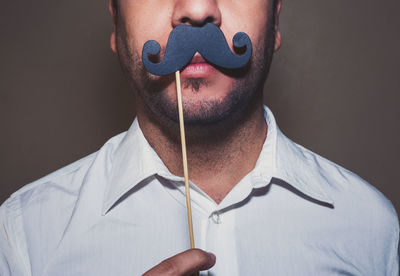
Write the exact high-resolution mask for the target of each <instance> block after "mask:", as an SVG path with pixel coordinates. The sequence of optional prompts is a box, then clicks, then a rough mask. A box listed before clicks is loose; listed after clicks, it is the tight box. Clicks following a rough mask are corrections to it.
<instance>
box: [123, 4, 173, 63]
mask: <svg viewBox="0 0 400 276" xmlns="http://www.w3.org/2000/svg"><path fill="white" fill-rule="evenodd" d="M170 2H171V1H165V0H134V1H130V0H122V1H121V8H120V10H121V16H122V20H123V22H121V23H122V24H123V27H124V28H125V33H126V40H127V42H128V43H129V45H130V47H131V48H132V50H133V51H135V52H138V53H140V56H141V52H142V47H143V45H144V43H145V42H146V41H148V40H156V41H158V42H159V43H160V44H161V45H163V44H166V43H167V40H168V36H169V33H170V32H171V30H172V27H171V10H172V9H171V3H170ZM154 7H157V13H155V12H154Z"/></svg>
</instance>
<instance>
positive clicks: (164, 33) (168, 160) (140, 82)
mask: <svg viewBox="0 0 400 276" xmlns="http://www.w3.org/2000/svg"><path fill="white" fill-rule="evenodd" d="M280 8H281V0H279V1H278V4H277V8H276V10H275V11H273V9H272V0H251V1H242V0H119V1H118V9H117V10H115V9H114V8H113V5H112V3H111V0H110V2H109V10H110V13H111V15H112V18H113V23H114V25H113V26H114V28H113V32H112V35H111V39H110V44H111V49H112V51H113V52H115V53H116V54H118V56H119V59H120V62H121V66H122V68H123V71H124V73H125V74H126V76H127V79H128V80H129V82H130V85H131V87H132V90H133V92H134V93H135V105H136V112H137V118H138V122H139V125H140V127H141V129H142V131H143V134H144V136H145V137H146V139H147V141H148V142H149V144H150V145H151V146H152V147H153V149H154V150H155V151H156V153H157V154H158V155H159V156H160V158H161V159H162V161H163V162H164V164H165V165H166V167H167V168H168V169H169V170H170V172H171V173H173V174H175V175H178V176H183V170H182V157H181V145H180V139H179V126H178V120H177V115H176V110H177V108H176V106H177V100H176V86H175V79H174V76H167V77H158V76H154V75H151V74H150V73H148V72H147V71H146V70H145V69H144V68H143V65H142V63H141V52H142V47H143V45H144V43H145V42H146V41H148V40H151V39H153V40H156V41H158V42H160V44H161V47H163V46H164V47H165V45H166V43H167V40H168V36H169V34H170V32H171V31H172V29H173V28H174V27H176V26H177V25H179V24H190V25H194V26H201V25H203V24H205V23H207V22H212V23H214V24H216V25H217V26H219V27H220V28H221V30H222V31H223V33H224V34H225V37H226V38H227V41H228V43H229V44H230V46H231V49H232V37H233V36H234V35H235V33H236V32H238V31H243V32H246V33H247V34H248V35H249V36H250V39H251V40H252V42H253V48H254V53H253V57H252V60H251V61H250V65H249V66H248V67H247V68H245V69H243V70H242V71H240V72H229V71H225V70H219V69H218V68H213V69H212V70H211V73H210V74H207V75H206V77H204V76H203V77H202V78H198V79H196V78H182V96H183V104H184V116H185V123H186V126H185V127H186V136H187V150H188V152H187V154H188V166H189V177H190V180H191V181H192V182H194V183H195V184H196V185H197V186H198V187H199V188H201V189H202V190H203V191H204V192H205V193H207V194H208V195H209V196H210V197H211V198H212V199H213V200H214V201H215V202H216V203H220V202H221V201H222V200H223V199H224V197H225V196H226V195H227V194H228V193H229V191H230V190H231V189H232V188H233V187H234V186H235V185H236V184H237V183H238V182H239V181H240V180H241V179H242V178H243V177H244V176H246V175H247V174H248V173H249V172H250V171H251V170H252V169H253V168H254V166H255V164H256V161H257V159H258V157H259V154H260V152H261V149H262V146H263V143H264V141H265V138H266V136H267V125H266V123H265V121H264V117H263V109H262V87H263V83H264V81H265V79H266V76H267V74H268V69H269V64H270V62H271V59H272V54H273V52H274V51H277V50H278V49H279V47H280V45H281V34H280V32H279V29H278V22H279V20H278V18H279V13H280ZM155 11H156V13H155ZM273 12H275V21H273V20H272V19H273V18H274V17H273ZM238 18H240V20H238ZM237 102H238V103H239V104H237ZM243 160H246V162H243ZM199 256H202V257H199ZM205 256H208V257H207V258H206V257H205ZM171 262H172V264H173V265H172V267H173V271H174V272H173V273H172V274H171V272H170V270H169V269H170V268H171V266H170V265H169V264H170V263H171ZM214 262H215V258H214V261H213V262H210V257H209V255H208V254H207V253H205V252H203V251H195V252H194V253H193V252H192V251H189V252H188V251H186V252H185V253H182V255H177V256H174V257H172V258H171V259H168V262H167V265H165V263H164V262H163V263H161V264H160V265H158V266H156V267H155V268H154V269H152V270H150V271H149V272H147V273H146V274H145V275H146V276H148V275H190V274H192V273H193V272H196V271H199V270H201V269H208V268H210V267H211V266H212V265H213V264H214Z"/></svg>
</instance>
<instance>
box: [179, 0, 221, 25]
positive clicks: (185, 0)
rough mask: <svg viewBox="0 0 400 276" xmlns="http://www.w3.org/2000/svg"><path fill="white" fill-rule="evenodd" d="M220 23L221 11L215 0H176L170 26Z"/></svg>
mask: <svg viewBox="0 0 400 276" xmlns="http://www.w3.org/2000/svg"><path fill="white" fill-rule="evenodd" d="M206 23H213V24H215V25H217V26H220V25H221V11H220V9H219V6H218V3H217V0H176V1H175V5H174V10H173V13H172V27H174V28H175V27H176V26H178V25H180V24H187V25H192V26H198V27H200V26H203V25H205V24H206Z"/></svg>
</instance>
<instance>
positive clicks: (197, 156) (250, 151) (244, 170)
mask: <svg viewBox="0 0 400 276" xmlns="http://www.w3.org/2000/svg"><path fill="white" fill-rule="evenodd" d="M257 102H258V104H254V108H252V109H251V110H249V112H247V113H246V115H244V116H242V117H241V118H239V119H238V120H236V121H235V123H233V124H231V125H230V126H227V124H225V125H224V127H222V126H221V127H214V128H212V129H210V128H209V129H207V130H206V129H204V128H203V129H199V128H198V129H195V128H191V127H188V128H187V131H186V135H187V138H186V139H187V141H186V144H187V158H188V167H189V178H190V180H191V181H192V182H193V183H195V184H196V185H197V186H198V187H199V188H200V189H202V190H203V191H204V192H205V193H207V194H208V195H209V196H210V197H211V198H212V199H213V200H214V201H215V202H216V203H220V202H221V201H222V200H223V198H224V197H225V196H226V195H227V194H228V193H229V191H230V190H231V189H232V188H233V187H234V186H235V185H236V184H237V183H238V182H239V181H240V180H241V179H242V178H243V177H244V176H246V175H247V174H248V173H249V172H250V171H251V170H252V169H253V168H254V167H255V164H256V162H257V159H258V157H259V155H260V152H261V149H262V146H263V144H264V141H265V138H266V135H267V124H266V123H265V120H264V114H263V109H262V105H261V104H260V102H261V101H257ZM140 106H143V105H140V104H139V105H138V110H137V116H138V121H139V125H140V128H141V129H142V131H143V134H144V136H145V137H146V139H147V141H148V142H149V144H150V145H151V146H152V147H153V149H154V150H155V152H156V153H157V154H158V155H159V156H160V158H161V160H162V161H163V162H164V164H165V165H166V167H167V168H168V169H169V171H170V172H171V173H173V174H175V175H178V176H183V167H182V151H181V143H180V139H179V138H178V137H179V129H178V126H176V127H174V132H175V133H176V135H171V132H170V131H166V130H165V129H164V128H163V127H160V125H159V124H158V123H156V122H155V121H154V120H151V119H149V116H146V113H145V112H144V111H143V110H141V108H140ZM169 129H170V128H169ZM205 133H207V135H205Z"/></svg>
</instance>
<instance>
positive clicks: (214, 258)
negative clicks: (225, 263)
mask: <svg viewBox="0 0 400 276" xmlns="http://www.w3.org/2000/svg"><path fill="white" fill-rule="evenodd" d="M207 254H208V256H209V257H210V260H211V261H212V262H213V263H214V262H215V260H216V259H217V257H216V256H215V255H214V254H213V253H211V252H207Z"/></svg>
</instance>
